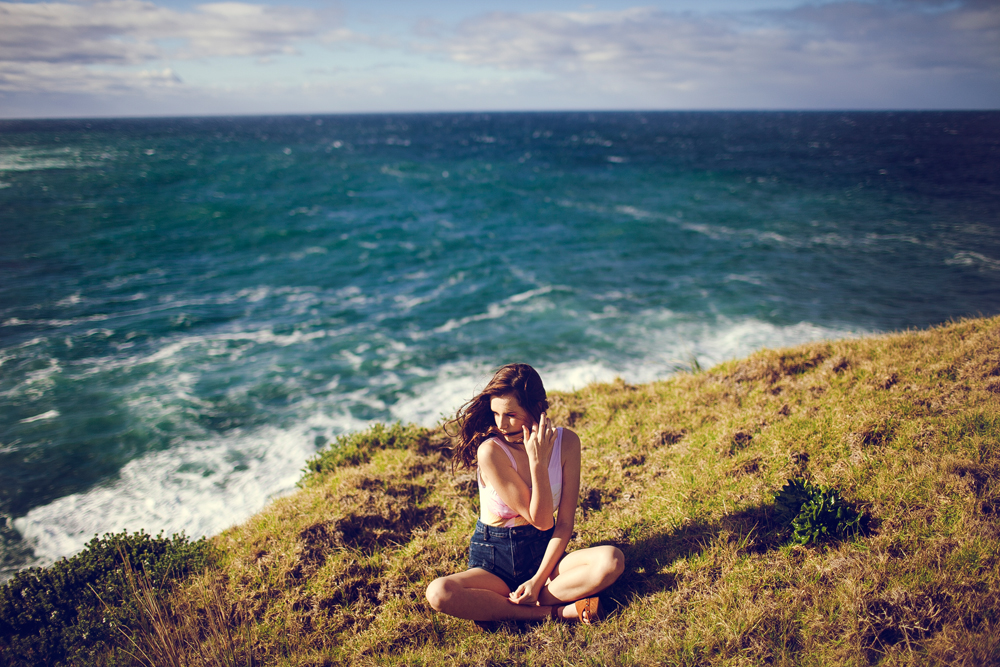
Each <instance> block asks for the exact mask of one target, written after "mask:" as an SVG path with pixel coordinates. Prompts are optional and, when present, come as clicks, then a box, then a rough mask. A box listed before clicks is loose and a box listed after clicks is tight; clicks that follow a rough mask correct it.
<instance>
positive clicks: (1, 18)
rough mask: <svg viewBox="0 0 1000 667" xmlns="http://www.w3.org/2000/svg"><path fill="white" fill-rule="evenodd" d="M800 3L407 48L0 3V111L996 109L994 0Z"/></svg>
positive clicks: (460, 32)
mask: <svg viewBox="0 0 1000 667" xmlns="http://www.w3.org/2000/svg"><path fill="white" fill-rule="evenodd" d="M157 1H158V2H161V3H165V2H168V1H169V0H157ZM354 1H356V2H358V3H359V4H358V5H357V8H356V9H357V11H362V9H360V8H361V5H360V0H345V3H346V4H348V5H351V2H354ZM544 1H545V0H540V2H541V3H542V5H541V6H543V7H544ZM774 2H776V3H778V4H779V5H781V6H785V7H787V6H788V5H789V2H787V1H786V0H781V1H780V2H779V0H774ZM802 2H803V4H802V5H801V6H799V7H797V8H793V9H781V10H768V11H756V10H755V11H728V12H722V11H707V10H706V11H699V12H670V11H662V10H658V9H655V8H648V7H647V8H630V9H622V10H620V11H575V12H562V11H534V12H528V13H524V12H515V11H501V12H493V13H484V14H478V15H471V13H470V12H471V11H473V10H467V11H466V16H469V18H467V19H465V20H463V21H459V22H458V23H445V22H443V21H442V20H440V15H438V17H437V18H435V17H428V18H427V19H426V20H421V21H419V22H416V23H415V24H414V25H412V26H411V29H412V32H411V33H410V37H409V38H407V37H406V36H405V35H403V34H400V32H399V31H398V29H397V28H398V27H399V26H398V25H396V24H392V23H391V21H390V22H388V23H382V24H379V23H375V22H366V21H361V22H360V23H358V24H357V25H352V27H353V28H355V29H354V30H352V29H350V28H348V27H347V26H346V25H345V21H344V14H343V13H333V12H329V11H325V10H324V11H321V10H315V9H307V8H303V7H289V6H278V5H266V4H250V3H249V2H217V3H209V4H202V5H197V6H193V7H190V8H186V9H177V8H172V7H168V6H165V5H163V4H156V3H155V2H150V1H143V0H78V1H76V2H74V1H62V2H41V3H27V2H0V115H8V116H12V115H31V114H32V113H34V112H32V109H33V108H38V109H42V107H43V106H44V109H43V110H41V111H39V112H38V113H44V114H46V115H49V114H54V115H62V114H65V113H66V110H67V109H71V110H72V112H73V113H78V114H83V113H101V114H114V113H119V114H124V113H138V114H145V113H151V112H152V113H194V114H197V113H219V112H223V113H230V112H246V113H271V112H322V111H361V110H364V111H379V110H384V111H407V110H409V111H422V110H429V111H435V110H473V109H497V110H501V109H573V108H575V109H582V108H589V109H609V108H619V109H620V108H646V109H652V108H663V109H675V108H688V109H690V108H702V109H712V108H716V109H732V108H762V109H766V108H942V107H950V108H977V107H979V108H982V107H986V106H988V107H991V108H996V107H997V106H998V105H1000V4H998V3H997V2H996V0H964V1H963V0H833V1H830V2H814V1H811V0H802ZM751 5H752V6H754V7H759V6H761V2H754V3H751ZM351 6H352V7H353V6H354V5H351ZM480 6H481V5H480ZM508 6H512V5H508ZM517 6H523V5H517ZM619 6H621V5H619ZM728 6H746V5H733V4H730V5H728ZM414 20H416V19H414ZM358 26H361V27H358ZM345 44H348V45H351V48H350V49H348V50H345V49H341V48H339V47H340V46H341V45H345ZM290 54H294V55H295V56H296V57H287V56H288V55H290ZM74 95H75V96H76V97H72V96H74ZM60 96H69V97H66V98H65V99H62V98H60ZM87 100H90V101H89V102H88V101H87ZM116 110H117V111H116Z"/></svg>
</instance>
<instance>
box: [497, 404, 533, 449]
mask: <svg viewBox="0 0 1000 667" xmlns="http://www.w3.org/2000/svg"><path fill="white" fill-rule="evenodd" d="M490 409H492V410H493V419H494V421H495V422H496V425H497V428H498V429H500V433H502V434H503V437H504V439H505V440H506V441H507V442H509V443H511V444H514V443H520V442H523V441H524V431H522V430H521V429H522V427H524V426H527V427H528V428H529V429H530V428H531V426H532V425H533V424H534V423H535V420H534V419H532V417H531V415H530V414H528V411H527V410H525V409H524V408H522V407H521V404H520V403H518V402H517V398H515V397H514V395H513V394H505V395H503V396H494V397H492V398H491V399H490Z"/></svg>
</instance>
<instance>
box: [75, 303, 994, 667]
mask: <svg viewBox="0 0 1000 667" xmlns="http://www.w3.org/2000/svg"><path fill="white" fill-rule="evenodd" d="M551 399H552V400H551V402H552V405H553V407H552V410H551V414H552V415H553V416H554V417H555V421H556V422H557V423H560V424H564V425H567V426H570V427H572V428H573V429H574V430H576V431H577V432H578V433H579V434H580V436H581V439H582V441H583V481H582V491H581V498H580V507H579V510H578V514H577V522H576V534H575V536H574V538H573V542H572V544H571V548H579V547H584V546H589V545H594V544H615V545H617V546H618V547H619V548H621V549H622V551H623V552H624V553H625V556H626V559H627V568H626V572H625V574H624V575H623V576H622V577H621V579H620V580H619V581H618V582H617V583H616V584H615V585H614V586H613V587H612V588H611V589H609V590H608V591H607V592H606V594H605V597H604V602H605V608H606V609H608V610H610V612H611V613H610V615H609V617H608V618H607V619H606V620H605V621H604V622H603V623H601V624H599V625H596V626H592V627H585V626H576V625H569V624H564V623H557V622H551V621H549V622H545V623H542V624H536V625H517V624H514V623H510V624H500V625H499V626H497V627H494V628H490V629H487V630H483V629H481V628H479V627H477V626H476V625H474V624H473V623H472V622H469V621H461V620H457V619H453V618H449V617H446V616H443V615H441V614H437V613H435V612H432V611H431V610H430V608H429V607H428V605H427V604H426V603H425V601H424V599H423V591H424V588H425V587H426V586H427V584H428V583H429V582H430V581H431V580H432V579H433V578H435V577H437V576H440V575H443V574H448V573H452V572H456V571H458V570H461V569H464V568H465V560H466V550H467V544H468V542H467V541H468V536H469V534H470V532H471V530H472V527H473V525H474V524H475V520H476V516H477V512H478V508H477V498H476V487H475V483H474V477H473V476H472V475H471V474H469V473H459V474H458V475H452V474H451V472H450V468H449V463H448V459H447V456H446V454H445V453H443V448H444V446H445V445H446V444H447V440H446V436H445V435H444V434H443V433H442V432H441V431H439V430H425V429H421V428H418V427H415V426H408V427H404V426H400V425H397V426H394V427H382V426H378V427H376V428H374V429H372V430H371V431H369V432H366V433H362V434H355V435H353V436H350V437H347V438H343V439H341V440H340V441H338V443H334V444H333V445H332V447H331V449H328V450H327V451H326V452H324V453H322V454H321V456H319V457H318V458H317V459H316V460H314V461H313V462H311V464H310V471H309V472H308V473H307V475H306V476H305V477H304V478H303V481H302V484H301V487H302V488H301V489H300V490H299V491H297V492H296V493H295V494H293V495H291V496H289V497H286V498H282V499H280V500H278V501H276V502H274V503H273V504H272V505H270V506H269V507H268V508H267V509H266V510H264V511H263V512H261V513H260V514H258V515H257V516H255V517H253V518H252V519H251V520H249V521H247V522H246V523H244V524H242V525H240V526H237V527H234V528H232V529H230V530H228V531H226V532H225V533H224V534H222V535H219V536H217V537H215V538H213V539H212V540H211V545H212V547H213V553H214V558H213V565H212V566H211V567H210V568H209V569H208V570H205V571H204V573H203V574H191V575H188V576H187V577H186V578H183V579H182V580H180V583H177V584H175V585H174V586H173V587H172V588H171V589H169V591H168V590H166V589H165V590H164V591H163V592H160V593H157V592H156V591H155V590H154V591H152V594H151V595H150V596H149V600H150V602H149V603H148V604H146V605H145V607H144V608H145V609H146V615H147V620H148V621H149V622H147V624H146V625H145V626H143V627H130V628H128V630H129V632H130V633H132V634H133V635H134V637H135V640H136V642H137V643H136V644H134V645H132V644H128V643H126V642H119V644H118V646H119V647H118V648H116V649H114V650H111V651H108V652H105V653H103V654H99V655H95V658H94V660H95V662H98V663H100V662H103V663H108V664H111V663H117V664H122V663H127V662H128V661H129V660H130V658H128V655H127V654H126V653H124V651H125V650H126V649H127V650H128V651H131V652H132V653H133V654H136V655H138V656H139V657H140V658H141V657H142V654H141V653H140V652H139V650H138V649H140V648H141V649H142V651H144V652H145V655H147V656H148V657H149V661H150V662H153V663H155V664H171V662H173V660H174V659H177V660H178V662H176V663H174V664H192V665H193V664H233V665H235V664H243V665H246V664H256V665H260V664H265V665H338V664H387V665H396V664H399V665H403V664H406V665H412V664H426V665H465V664H469V665H471V664H476V665H480V664H483V665H492V664H497V665H500V664H504V665H508V664H524V665H537V664H594V665H597V664H624V665H653V664H680V665H716V664H719V665H722V664H725V665H759V664H806V665H808V664H815V665H828V664H872V663H881V664H921V665H923V664H968V665H981V664H997V663H1000V605H998V604H997V600H998V598H1000V317H994V318H989V319H974V320H964V321H961V322H956V323H951V324H948V325H945V326H942V327H938V328H934V329H931V330H927V331H914V332H906V333H901V334H893V335H886V336H878V337H870V338H865V339H858V340H847V341H836V342H823V343H815V344H809V345H803V346H800V347H795V348H790V349H783V350H766V351H762V352H759V353H757V354H754V355H752V356H751V357H749V358H747V359H743V360H740V361H733V362H728V363H725V364H722V365H720V366H718V367H715V368H713V369H711V370H709V371H704V372H695V373H690V374H683V375H679V376H676V377H673V378H671V379H669V380H666V381H663V382H656V383H652V384H648V385H641V386H633V385H629V384H626V383H624V382H617V383H612V384H601V385H591V386H588V387H585V388H584V389H581V390H579V391H577V392H573V393H557V394H554V395H552V396H551ZM800 476H801V477H805V478H807V479H809V480H811V481H812V482H814V483H816V484H820V485H827V486H829V487H832V488H835V489H837V490H839V492H840V493H841V495H842V496H843V498H844V500H845V501H846V502H847V503H848V504H849V505H850V506H851V507H853V508H855V509H856V510H858V511H861V512H863V513H864V515H865V517H866V519H867V528H866V530H865V531H864V532H863V533H862V534H858V535H855V536H849V537H845V538H843V539H838V538H836V537H832V538H831V539H828V540H826V541H823V542H821V543H819V544H809V545H805V546H803V545H793V544H790V537H791V533H790V529H789V527H788V526H787V522H782V521H780V520H779V516H778V513H777V512H776V508H775V500H774V499H775V495H776V493H777V492H778V491H779V489H781V487H782V486H783V485H784V484H785V482H786V480H787V479H789V478H792V477H800ZM153 583H154V586H155V584H156V582H153ZM142 589H143V577H142V576H141V574H140V576H139V577H138V578H137V590H138V591H139V592H140V593H141V592H142ZM139 606H140V607H142V606H143V605H139ZM156 613H159V614H162V618H160V620H159V621H157V620H156V617H155V614H156ZM196 638H197V639H196ZM157 644H160V645H161V646H160V647H159V648H157ZM123 647H124V648H123ZM141 661H142V660H140V662H141Z"/></svg>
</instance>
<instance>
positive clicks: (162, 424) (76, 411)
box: [0, 113, 1000, 573]
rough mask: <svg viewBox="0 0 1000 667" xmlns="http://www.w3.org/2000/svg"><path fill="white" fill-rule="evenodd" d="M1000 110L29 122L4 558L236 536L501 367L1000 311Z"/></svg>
mask: <svg viewBox="0 0 1000 667" xmlns="http://www.w3.org/2000/svg"><path fill="white" fill-rule="evenodd" d="M998 156H1000V114H998V113H847V114H845V113H829V114H827V113H601V114H568V113H564V114H559V113H547V114H528V113H524V114H490V115H482V114H481V115H475V114H459V115H448V114H436V115H400V116H384V115H370V116H322V117H319V116H313V117H266V118H218V119H161V120H101V121H97V120H95V121H0V513H2V515H3V517H4V525H3V526H2V527H0V561H2V562H0V566H2V568H3V570H4V572H8V573H9V572H11V571H13V570H14V569H16V568H19V567H23V566H24V565H25V564H27V563H32V562H47V561H50V560H52V559H53V558H57V557H59V556H61V555H66V554H69V553H73V552H74V551H75V550H77V549H79V548H80V547H82V545H83V544H84V543H85V542H86V541H87V540H88V539H89V538H90V537H92V536H93V535H94V534H95V533H103V532H105V531H107V530H120V529H122V528H129V529H132V530H135V529H139V528H145V529H146V530H147V531H153V532H155V531H159V530H161V529H163V530H166V531H167V532H168V533H172V532H179V531H185V532H186V533H187V534H189V535H193V536H197V535H204V534H212V533H215V532H218V531H219V530H222V529H223V528H225V527H226V526H228V525H230V524H232V523H234V522H236V521H239V520H241V519H243V518H245V517H246V516H248V515H249V514H250V513H252V512H254V511H256V510H258V509H260V508H261V507H262V506H263V504H264V503H265V502H266V501H267V499H268V498H270V497H274V496H275V495H280V494H282V493H286V492H287V491H289V490H290V489H291V488H293V487H294V483H295V481H296V480H297V479H298V477H299V474H300V470H301V468H302V465H303V463H304V461H305V460H306V458H308V457H309V456H310V455H312V454H313V453H314V452H315V451H316V448H317V447H319V446H322V444H323V443H325V442H327V441H329V440H330V439H333V438H335V437H336V436H337V435H338V434H341V433H343V432H345V431H349V430H354V429H358V428H363V427H364V426H365V425H366V424H368V423H370V422H371V421H372V420H395V419H402V420H406V421H416V422H421V423H424V424H433V423H434V422H436V421H437V420H438V419H439V418H440V416H441V415H442V414H446V413H449V412H451V411H453V410H454V409H455V407H457V405H458V404H460V403H461V402H462V401H463V400H464V399H466V398H468V397H469V396H470V395H471V393H472V392H473V391H474V389H475V388H476V387H477V386H481V385H482V384H483V383H484V382H485V380H486V379H487V378H488V376H489V371H490V369H491V368H494V367H495V366H497V365H499V364H502V363H505V362H508V361H513V360H519V361H527V362H529V363H532V364H534V365H536V366H537V367H538V368H539V369H540V370H541V371H542V373H543V377H544V378H545V380H546V381H547V384H548V386H550V387H552V388H571V387H576V386H581V385H582V384H585V383H586V382H588V381H592V380H609V379H612V378H614V377H616V376H621V377H624V378H626V379H628V380H631V381H648V380H653V379H656V378H663V377H667V376H669V375H670V374H671V373H673V372H676V371H677V370H679V369H683V368H687V367H689V366H690V365H691V363H692V362H693V361H694V360H697V362H698V363H699V364H700V365H701V366H703V367H704V366H710V365H712V364H714V363H717V362H719V361H722V360H725V359H728V358H733V357H738V356H742V355H745V354H747V353H749V352H750V351H752V350H754V349H758V348H760V347H765V346H778V345H788V344H794V343H798V342H803V341H808V340H816V339H822V338H835V337H842V336H851V335H858V334H863V333H866V332H875V331H886V330H894V329H901V328H906V327H922V326H927V325H932V324H937V323H940V322H943V321H945V320H947V319H949V318H953V317H960V316H964V315H975V314H995V313H998V312H1000V289H998V287H1000V213H998V211H1000V206H998V194H1000V160H998Z"/></svg>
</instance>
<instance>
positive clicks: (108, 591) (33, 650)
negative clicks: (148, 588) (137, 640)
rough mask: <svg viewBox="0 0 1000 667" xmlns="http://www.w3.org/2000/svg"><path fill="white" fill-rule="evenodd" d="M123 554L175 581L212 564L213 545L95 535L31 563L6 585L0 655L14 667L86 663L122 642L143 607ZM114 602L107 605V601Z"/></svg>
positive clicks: (0, 605) (0, 601)
mask: <svg viewBox="0 0 1000 667" xmlns="http://www.w3.org/2000/svg"><path fill="white" fill-rule="evenodd" d="M123 558H127V559H128V561H129V562H131V563H136V564H139V565H140V566H141V567H142V568H143V570H144V572H146V573H147V575H148V576H149V577H151V578H153V579H154V580H156V581H161V582H169V581H171V580H174V579H177V578H182V577H184V576H185V575H186V574H187V573H189V572H192V571H201V570H204V569H205V567H206V566H207V565H208V563H209V559H210V553H209V545H208V543H207V542H206V541H205V540H203V539H201V540H197V541H194V542H191V541H189V540H188V539H187V538H186V537H185V536H183V535H174V536H173V537H170V538H165V537H163V536H162V535H159V536H157V537H151V536H150V535H148V534H146V533H144V532H141V531H140V532H138V533H129V532H127V531H125V532H122V533H117V534H111V533H108V534H106V535H104V536H103V537H100V538H98V537H94V539H92V540H91V541H90V542H89V543H88V544H87V546H86V548H85V549H84V550H83V551H81V552H80V553H78V554H76V555H75V556H73V557H71V558H68V559H62V560H59V561H58V562H56V563H54V564H53V565H51V566H50V567H47V568H31V569H28V570H24V571H22V572H20V573H18V574H17V576H15V577H14V578H13V579H11V580H10V581H8V582H7V583H6V584H4V585H3V586H2V587H0V656H2V657H3V658H4V660H5V661H6V663H5V664H9V665H69V664H73V665H78V664H86V663H87V662H90V661H91V658H92V657H93V656H94V655H96V654H97V653H99V652H101V651H105V650H107V648H108V647H109V646H111V645H113V644H114V642H115V641H116V640H117V639H118V637H117V635H118V632H119V631H118V629H117V628H118V627H119V625H125V626H129V627H130V626H132V625H133V624H134V623H135V622H136V620H137V619H138V618H139V614H140V613H141V610H140V609H138V608H137V607H136V604H135V599H134V596H133V594H132V591H131V588H130V586H129V582H128V573H127V572H126V570H125V568H124V567H123V562H122V560H123ZM102 600H103V601H104V602H106V603H108V605H110V606H109V607H106V606H105V604H104V602H102Z"/></svg>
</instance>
